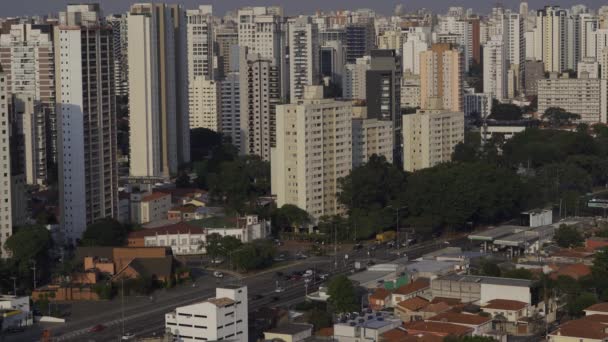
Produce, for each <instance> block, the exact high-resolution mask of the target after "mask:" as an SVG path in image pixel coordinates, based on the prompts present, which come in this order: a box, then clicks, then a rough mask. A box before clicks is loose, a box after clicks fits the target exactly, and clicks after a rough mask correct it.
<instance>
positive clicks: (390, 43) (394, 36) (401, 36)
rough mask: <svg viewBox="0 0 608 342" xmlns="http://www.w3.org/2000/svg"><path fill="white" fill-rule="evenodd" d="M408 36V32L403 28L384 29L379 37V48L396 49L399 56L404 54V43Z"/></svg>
mask: <svg viewBox="0 0 608 342" xmlns="http://www.w3.org/2000/svg"><path fill="white" fill-rule="evenodd" d="M406 38H407V33H406V32H404V31H402V30H401V29H393V30H387V31H384V32H382V33H381V34H380V35H378V37H377V41H378V49H380V50H395V51H396V52H397V54H398V55H399V56H403V43H405V40H406Z"/></svg>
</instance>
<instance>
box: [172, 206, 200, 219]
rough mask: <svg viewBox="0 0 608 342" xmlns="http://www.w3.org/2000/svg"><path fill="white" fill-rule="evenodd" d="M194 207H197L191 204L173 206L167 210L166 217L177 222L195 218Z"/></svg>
mask: <svg viewBox="0 0 608 342" xmlns="http://www.w3.org/2000/svg"><path fill="white" fill-rule="evenodd" d="M196 209H197V207H196V206H195V205H192V204H184V205H180V206H177V207H173V208H171V209H170V210H167V219H168V220H171V221H177V222H182V221H193V220H196V219H197V218H196Z"/></svg>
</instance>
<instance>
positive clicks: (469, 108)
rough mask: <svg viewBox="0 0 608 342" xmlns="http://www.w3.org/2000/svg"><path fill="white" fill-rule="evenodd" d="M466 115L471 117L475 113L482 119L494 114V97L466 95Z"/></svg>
mask: <svg viewBox="0 0 608 342" xmlns="http://www.w3.org/2000/svg"><path fill="white" fill-rule="evenodd" d="M463 100H464V106H463V107H464V115H465V117H467V118H468V117H471V116H472V115H473V114H474V113H476V114H477V115H479V117H480V118H486V117H488V115H490V113H491V112H492V95H491V94H486V93H473V92H467V93H465V94H464V98H463Z"/></svg>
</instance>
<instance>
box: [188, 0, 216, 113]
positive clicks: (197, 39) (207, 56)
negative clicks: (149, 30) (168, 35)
mask: <svg viewBox="0 0 608 342" xmlns="http://www.w3.org/2000/svg"><path fill="white" fill-rule="evenodd" d="M211 15H212V8H211V6H209V5H201V6H199V8H198V9H195V10H188V11H186V21H187V42H188V82H189V83H190V84H191V83H192V82H194V79H195V78H196V77H203V78H207V79H213V78H214V75H213V56H214V54H215V52H214V44H213V21H212V16H211ZM190 97H192V88H190ZM190 101H191V102H190V103H192V98H190ZM190 111H191V112H192V105H191V106H190Z"/></svg>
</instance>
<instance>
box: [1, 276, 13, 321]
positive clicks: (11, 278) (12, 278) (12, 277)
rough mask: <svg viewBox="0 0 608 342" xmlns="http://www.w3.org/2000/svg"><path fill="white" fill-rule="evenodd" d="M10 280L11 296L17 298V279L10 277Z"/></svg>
mask: <svg viewBox="0 0 608 342" xmlns="http://www.w3.org/2000/svg"><path fill="white" fill-rule="evenodd" d="M11 279H12V280H13V296H15V297H17V277H11ZM0 328H1V327H0Z"/></svg>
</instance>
